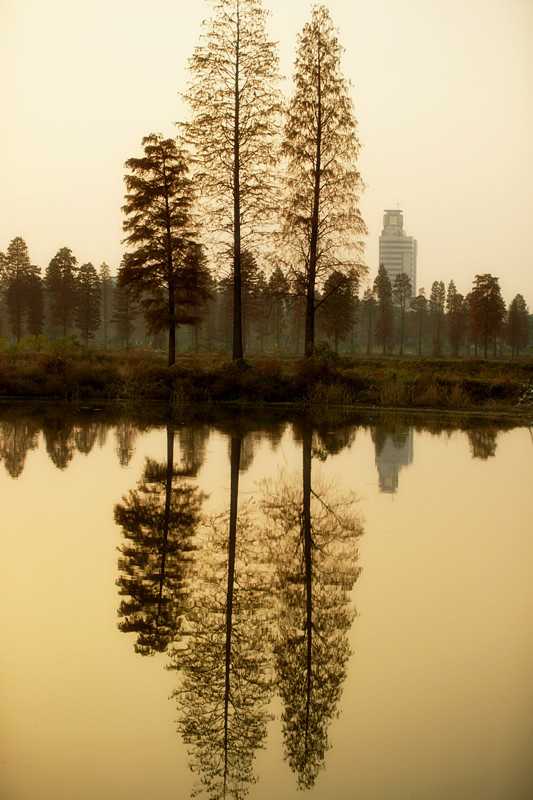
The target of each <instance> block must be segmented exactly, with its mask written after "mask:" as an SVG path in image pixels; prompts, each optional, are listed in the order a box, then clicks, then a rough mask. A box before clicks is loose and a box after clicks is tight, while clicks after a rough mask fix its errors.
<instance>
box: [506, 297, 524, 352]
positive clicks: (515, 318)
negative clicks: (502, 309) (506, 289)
mask: <svg viewBox="0 0 533 800" xmlns="http://www.w3.org/2000/svg"><path fill="white" fill-rule="evenodd" d="M505 332H506V336H507V343H508V344H510V345H511V352H512V354H513V356H515V355H517V356H519V355H520V350H522V349H524V348H526V347H527V344H528V338H529V310H528V307H527V305H526V301H525V300H524V298H523V297H522V295H521V294H517V295H516V297H514V298H513V300H512V301H511V303H510V304H509V309H508V311H507V319H506V329H505Z"/></svg>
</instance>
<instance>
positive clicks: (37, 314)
mask: <svg viewBox="0 0 533 800" xmlns="http://www.w3.org/2000/svg"><path fill="white" fill-rule="evenodd" d="M192 261H193V266H191V268H190V271H189V273H188V274H189V279H190V280H191V281H192V280H193V278H194V275H195V272H196V271H197V270H198V269H200V270H202V269H205V274H204V276H203V281H204V283H203V288H202V289H201V290H200V288H199V287H198V286H196V292H197V294H200V293H201V297H202V302H201V303H198V304H197V305H194V306H188V307H187V306H186V305H185V303H183V304H180V306H179V308H180V313H179V322H177V323H176V331H177V330H178V328H179V330H180V334H179V339H178V338H177V336H176V339H175V342H176V341H177V345H178V349H179V350H180V351H182V352H218V351H227V350H230V349H231V345H232V336H233V303H234V285H233V283H234V282H233V279H232V276H231V275H229V276H225V277H222V278H220V279H219V280H215V278H214V277H213V276H212V275H211V274H210V273H209V272H208V271H207V268H206V267H205V265H204V263H203V261H202V260H200V261H199V262H198V261H197V260H196V255H193V256H192ZM241 262H242V263H241V293H242V305H241V308H242V337H243V343H244V346H245V348H246V351H247V352H249V353H255V354H278V355H283V354H286V355H302V354H303V353H304V352H305V341H306V339H305V327H306V318H307V316H306V315H307V308H306V302H305V298H303V297H302V296H300V295H298V294H295V293H294V292H293V291H292V287H291V282H290V278H289V277H288V276H287V274H286V272H285V271H284V270H283V269H282V267H281V266H280V265H277V266H276V267H275V268H274V269H273V270H272V271H271V273H270V275H267V274H266V273H265V271H264V270H263V269H261V268H260V266H259V264H258V262H257V260H256V259H255V257H254V256H253V255H252V253H250V252H249V251H244V252H243V257H242V259H241ZM0 264H1V273H0V275H1V277H0V287H1V298H2V299H1V302H0V336H1V337H3V338H4V339H6V340H11V341H15V342H19V341H20V340H21V339H22V338H24V337H25V336H28V335H31V336H42V335H45V336H47V337H50V338H52V339H53V338H57V337H67V336H70V335H72V334H75V335H78V336H80V337H81V339H82V341H83V343H84V345H85V346H86V347H87V346H89V344H93V345H95V346H99V347H103V348H107V347H113V348H115V349H117V348H122V349H129V348H130V347H153V348H156V349H164V347H165V341H164V331H163V330H162V328H161V327H158V325H157V319H158V315H159V314H160V313H161V306H158V304H157V302H154V297H153V294H151V293H150V292H149V291H148V290H147V291H146V292H145V293H144V294H141V295H140V299H139V298H136V297H134V296H132V293H131V291H130V290H128V288H126V287H124V286H122V285H121V284H120V282H119V281H117V278H116V277H114V276H112V275H111V271H110V268H109V266H108V265H107V264H105V263H103V264H101V265H100V267H99V268H98V269H97V268H96V267H94V266H93V264H91V263H85V264H82V265H81V266H80V265H78V262H77V259H76V257H75V256H74V254H73V253H72V251H71V250H70V249H69V248H67V247H63V248H61V249H60V250H58V252H57V253H56V254H55V255H54V256H53V258H52V259H51V260H50V263H49V265H48V267H47V268H46V270H45V274H44V276H42V275H41V270H40V269H39V268H38V267H37V266H35V265H33V264H32V263H31V259H30V256H29V252H28V247H27V245H26V243H25V242H24V240H23V239H22V238H21V237H16V238H15V239H13V241H12V242H11V243H10V244H9V246H8V248H7V251H6V252H5V253H0ZM129 269H132V267H131V265H130V267H129ZM188 300H190V295H189V298H188ZM143 301H144V303H145V308H144V310H145V313H144V314H143V313H142V311H143V306H142V303H143ZM315 304H316V314H315V320H314V325H315V337H316V339H317V341H318V342H319V344H318V345H315V351H317V350H318V352H320V351H321V350H323V349H324V347H327V348H328V349H330V350H331V351H333V352H335V353H341V354H345V355H356V354H361V353H363V354H368V355H371V354H377V353H382V354H384V353H385V354H390V353H398V354H400V355H404V354H407V353H409V354H417V355H423V354H424V355H427V354H431V355H433V356H435V357H439V356H443V355H446V354H449V355H451V356H452V357H456V358H457V357H459V356H463V355H464V356H466V355H482V356H484V357H488V356H490V355H494V356H496V355H500V354H501V353H502V352H503V347H504V346H505V347H506V348H507V349H506V351H505V352H509V350H510V352H511V355H513V356H515V355H517V356H518V355H520V353H521V352H523V351H524V350H525V349H526V348H527V346H528V342H529V341H530V339H529V335H530V334H529V330H530V328H531V321H532V319H531V315H530V314H529V309H528V307H527V305H526V302H525V300H524V298H523V296H522V295H520V294H517V295H516V296H515V297H514V298H513V300H512V301H511V302H510V303H509V305H508V306H506V305H505V303H504V301H503V298H502V296H501V292H500V287H499V281H498V278H496V277H493V276H492V275H489V274H485V275H476V276H475V279H474V281H473V285H472V289H471V291H470V292H469V293H468V294H467V295H466V296H463V295H462V294H461V293H459V292H458V291H457V289H456V286H455V283H454V281H453V280H450V282H449V284H448V286H447V287H446V286H445V284H444V282H443V281H434V282H433V284H432V286H431V290H430V293H429V297H427V296H426V292H425V290H424V289H420V290H419V291H418V294H417V295H416V296H413V294H412V287H411V283H410V280H409V277H408V276H407V275H406V274H405V273H402V274H400V275H397V276H396V278H395V280H394V281H393V282H392V283H391V281H390V279H389V277H388V275H387V272H386V270H385V268H384V267H383V265H381V266H380V268H379V270H378V274H377V275H376V277H375V279H374V281H373V284H372V286H371V287H369V288H367V289H366V290H365V291H364V292H363V293H362V295H361V296H360V293H359V278H358V275H357V273H356V272H355V271H351V272H350V273H348V275H347V276H345V275H343V274H342V273H340V271H336V270H333V271H332V272H331V273H330V275H329V276H328V278H327V279H326V280H325V281H324V285H323V288H322V290H321V291H316V292H315ZM153 320H155V324H154V322H153Z"/></svg>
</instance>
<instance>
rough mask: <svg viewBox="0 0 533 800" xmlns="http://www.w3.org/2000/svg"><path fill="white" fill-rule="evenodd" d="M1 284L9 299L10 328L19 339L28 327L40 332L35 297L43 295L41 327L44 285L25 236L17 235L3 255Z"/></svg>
mask: <svg viewBox="0 0 533 800" xmlns="http://www.w3.org/2000/svg"><path fill="white" fill-rule="evenodd" d="M2 288H3V294H4V298H5V301H6V307H7V314H8V319H9V323H10V327H11V331H12V333H13V335H14V336H15V338H16V340H17V342H18V341H20V339H21V337H22V336H23V334H24V333H25V332H26V330H27V331H28V332H29V333H40V332H41V331H40V330H36V327H37V328H38V327H39V326H38V312H37V313H35V311H36V305H35V304H36V301H37V302H38V298H39V297H40V298H41V317H40V322H41V327H42V289H41V277H40V270H39V268H38V267H36V266H34V265H33V264H32V263H31V261H30V255H29V251H28V246H27V244H26V242H25V241H24V239H22V238H21V237H20V236H16V237H15V238H14V239H13V240H12V241H11V242H10V244H9V247H8V248H7V252H6V253H5V255H4V258H3V276H2Z"/></svg>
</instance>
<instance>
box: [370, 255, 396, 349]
mask: <svg viewBox="0 0 533 800" xmlns="http://www.w3.org/2000/svg"><path fill="white" fill-rule="evenodd" d="M374 295H375V297H376V300H377V308H376V312H377V313H376V328H375V331H376V333H375V336H376V340H377V342H378V344H381V347H382V352H383V353H387V352H388V351H389V350H390V348H391V347H392V336H393V314H392V286H391V282H390V279H389V276H388V275H387V270H386V269H385V266H384V264H380V265H379V269H378V274H377V275H376V278H375V279H374Z"/></svg>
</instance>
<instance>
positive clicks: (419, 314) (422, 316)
mask: <svg viewBox="0 0 533 800" xmlns="http://www.w3.org/2000/svg"><path fill="white" fill-rule="evenodd" d="M427 311H428V301H427V299H426V290H425V289H419V290H418V294H417V296H416V297H413V299H412V300H411V315H412V319H413V324H414V326H415V330H416V339H417V343H418V349H417V352H418V355H419V356H420V355H422V338H423V335H424V323H425V320H426V317H427Z"/></svg>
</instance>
